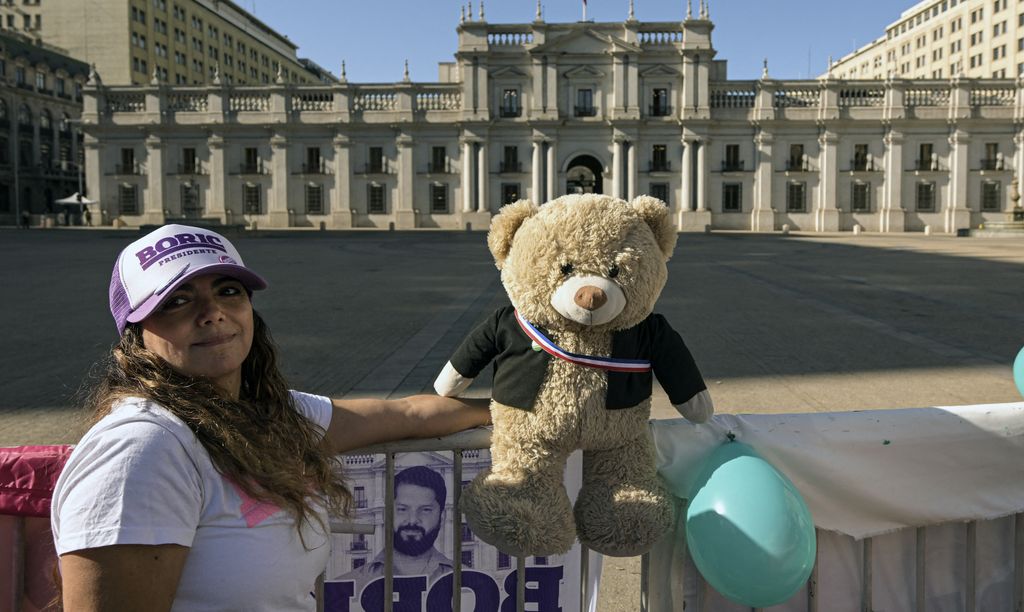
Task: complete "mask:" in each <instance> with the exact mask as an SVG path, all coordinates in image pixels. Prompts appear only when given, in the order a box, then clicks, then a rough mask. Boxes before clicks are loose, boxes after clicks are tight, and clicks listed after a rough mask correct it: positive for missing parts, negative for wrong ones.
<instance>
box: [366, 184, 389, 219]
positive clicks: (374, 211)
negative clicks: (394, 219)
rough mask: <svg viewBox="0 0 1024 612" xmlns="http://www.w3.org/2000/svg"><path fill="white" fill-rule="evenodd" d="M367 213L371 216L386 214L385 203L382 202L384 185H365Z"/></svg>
mask: <svg viewBox="0 0 1024 612" xmlns="http://www.w3.org/2000/svg"><path fill="white" fill-rule="evenodd" d="M367 191H368V193H367V212H369V213H370V214H371V215H383V214H386V213H387V202H385V201H384V185H379V184H376V183H371V184H370V185H367Z"/></svg>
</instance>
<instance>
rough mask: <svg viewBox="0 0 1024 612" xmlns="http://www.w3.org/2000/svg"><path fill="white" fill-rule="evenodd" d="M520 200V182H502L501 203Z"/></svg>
mask: <svg viewBox="0 0 1024 612" xmlns="http://www.w3.org/2000/svg"><path fill="white" fill-rule="evenodd" d="M517 201H519V183H502V184H501V204H502V206H504V205H505V204H511V203H513V202H517Z"/></svg>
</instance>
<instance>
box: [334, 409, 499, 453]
mask: <svg viewBox="0 0 1024 612" xmlns="http://www.w3.org/2000/svg"><path fill="white" fill-rule="evenodd" d="M331 403H332V404H333V405H334V413H333V415H332V416H331V424H330V425H329V426H328V427H327V435H326V437H325V439H324V443H325V444H326V445H328V448H329V449H330V450H331V451H332V452H333V453H344V452H347V451H350V450H355V449H357V448H363V447H365V446H370V445H372V444H379V443H381V442H391V441H393V440H404V439H407V438H437V437H440V436H446V435H448V434H452V433H455V432H458V431H462V430H464V429H471V428H473V427H479V426H481V425H487V424H489V423H490V422H491V413H490V410H489V405H490V400H489V399H462V398H453V397H439V396H437V395H413V396H410V397H406V398H402V399H396V400H382V399H344V400H341V399H335V400H331Z"/></svg>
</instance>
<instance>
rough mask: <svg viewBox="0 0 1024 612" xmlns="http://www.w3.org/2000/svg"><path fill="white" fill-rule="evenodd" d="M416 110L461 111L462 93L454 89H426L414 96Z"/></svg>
mask: <svg viewBox="0 0 1024 612" xmlns="http://www.w3.org/2000/svg"><path fill="white" fill-rule="evenodd" d="M416 109H417V110H428V111H431V110H461V109H462V92H460V91H458V90H455V89H428V90H423V91H420V92H418V93H417V94H416Z"/></svg>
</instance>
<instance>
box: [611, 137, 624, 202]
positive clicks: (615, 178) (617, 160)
mask: <svg viewBox="0 0 1024 612" xmlns="http://www.w3.org/2000/svg"><path fill="white" fill-rule="evenodd" d="M612 197H614V198H621V197H622V139H621V138H616V139H615V141H614V143H613V144H612Z"/></svg>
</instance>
